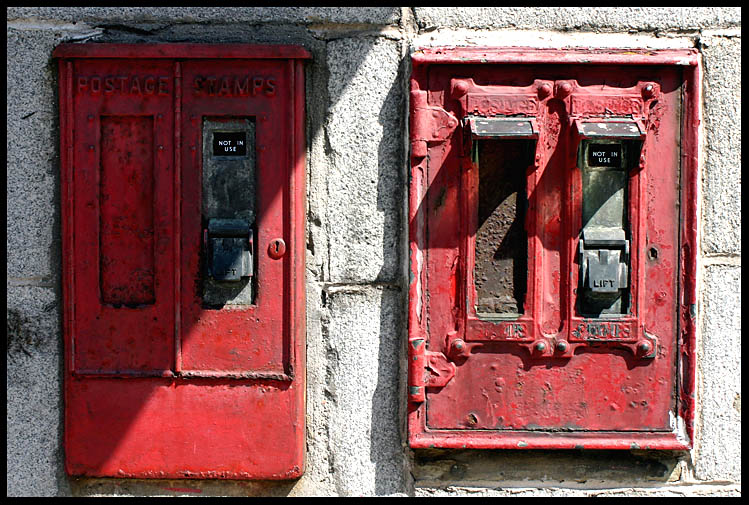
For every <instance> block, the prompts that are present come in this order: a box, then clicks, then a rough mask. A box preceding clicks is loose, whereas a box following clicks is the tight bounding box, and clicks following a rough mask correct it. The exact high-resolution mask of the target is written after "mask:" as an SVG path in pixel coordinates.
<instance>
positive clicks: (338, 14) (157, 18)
mask: <svg viewBox="0 0 749 505" xmlns="http://www.w3.org/2000/svg"><path fill="white" fill-rule="evenodd" d="M7 19H8V20H9V21H11V20H16V19H32V20H42V19H49V20H55V21H68V22H79V21H84V22H87V23H88V22H93V23H99V22H105V23H107V24H110V23H111V24H113V23H118V22H138V23H143V22H145V23H148V22H151V23H153V22H158V23H167V24H170V23H208V22H218V23H225V22H227V21H231V22H234V23H304V24H312V23H363V24H364V23H366V24H380V25H386V24H391V23H397V22H398V20H399V19H400V8H399V7H357V8H355V9H352V8H339V7H9V8H8V10H7Z"/></svg>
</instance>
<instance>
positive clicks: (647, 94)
mask: <svg viewBox="0 0 749 505" xmlns="http://www.w3.org/2000/svg"><path fill="white" fill-rule="evenodd" d="M654 94H655V86H653V85H652V84H647V85H646V86H645V87H644V88H642V96H643V97H644V98H645V99H648V98H652V97H653V95H654Z"/></svg>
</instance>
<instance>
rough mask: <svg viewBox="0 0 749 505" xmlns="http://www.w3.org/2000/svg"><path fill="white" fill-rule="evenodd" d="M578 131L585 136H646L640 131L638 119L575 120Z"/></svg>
mask: <svg viewBox="0 0 749 505" xmlns="http://www.w3.org/2000/svg"><path fill="white" fill-rule="evenodd" d="M575 124H576V125H577V131H578V133H579V134H580V136H581V137H583V138H641V137H644V136H645V132H644V131H640V127H639V126H638V124H637V122H636V121H626V120H617V121H596V122H583V121H575Z"/></svg>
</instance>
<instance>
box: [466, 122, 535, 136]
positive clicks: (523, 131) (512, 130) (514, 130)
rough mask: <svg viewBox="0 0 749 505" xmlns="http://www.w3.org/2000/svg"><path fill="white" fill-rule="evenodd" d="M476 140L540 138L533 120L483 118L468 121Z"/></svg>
mask: <svg viewBox="0 0 749 505" xmlns="http://www.w3.org/2000/svg"><path fill="white" fill-rule="evenodd" d="M468 124H469V127H470V129H471V134H472V135H473V137H474V138H477V139H482V138H495V137H504V138H538V133H537V132H536V131H535V129H534V128H533V123H532V120H531V119H526V118H496V117H492V118H482V117H471V118H469V120H468Z"/></svg>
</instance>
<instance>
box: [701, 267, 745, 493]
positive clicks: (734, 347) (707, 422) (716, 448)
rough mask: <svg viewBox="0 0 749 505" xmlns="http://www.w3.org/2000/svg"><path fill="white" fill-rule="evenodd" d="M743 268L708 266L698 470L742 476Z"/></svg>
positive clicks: (717, 476) (714, 477) (709, 477)
mask: <svg viewBox="0 0 749 505" xmlns="http://www.w3.org/2000/svg"><path fill="white" fill-rule="evenodd" d="M740 286H741V268H740V267H739V266H726V265H712V266H708V267H707V268H705V276H704V288H703V293H702V300H701V310H702V321H701V324H702V339H701V340H702V342H701V346H700V349H699V353H700V360H699V372H700V373H699V377H700V379H701V380H700V382H701V383H700V387H699V395H698V405H699V407H698V408H699V418H698V422H699V430H698V437H697V439H698V441H699V442H698V446H697V451H696V456H697V457H696V458H695V465H694V474H695V477H696V478H698V479H700V480H706V481H732V482H741V290H740Z"/></svg>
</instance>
